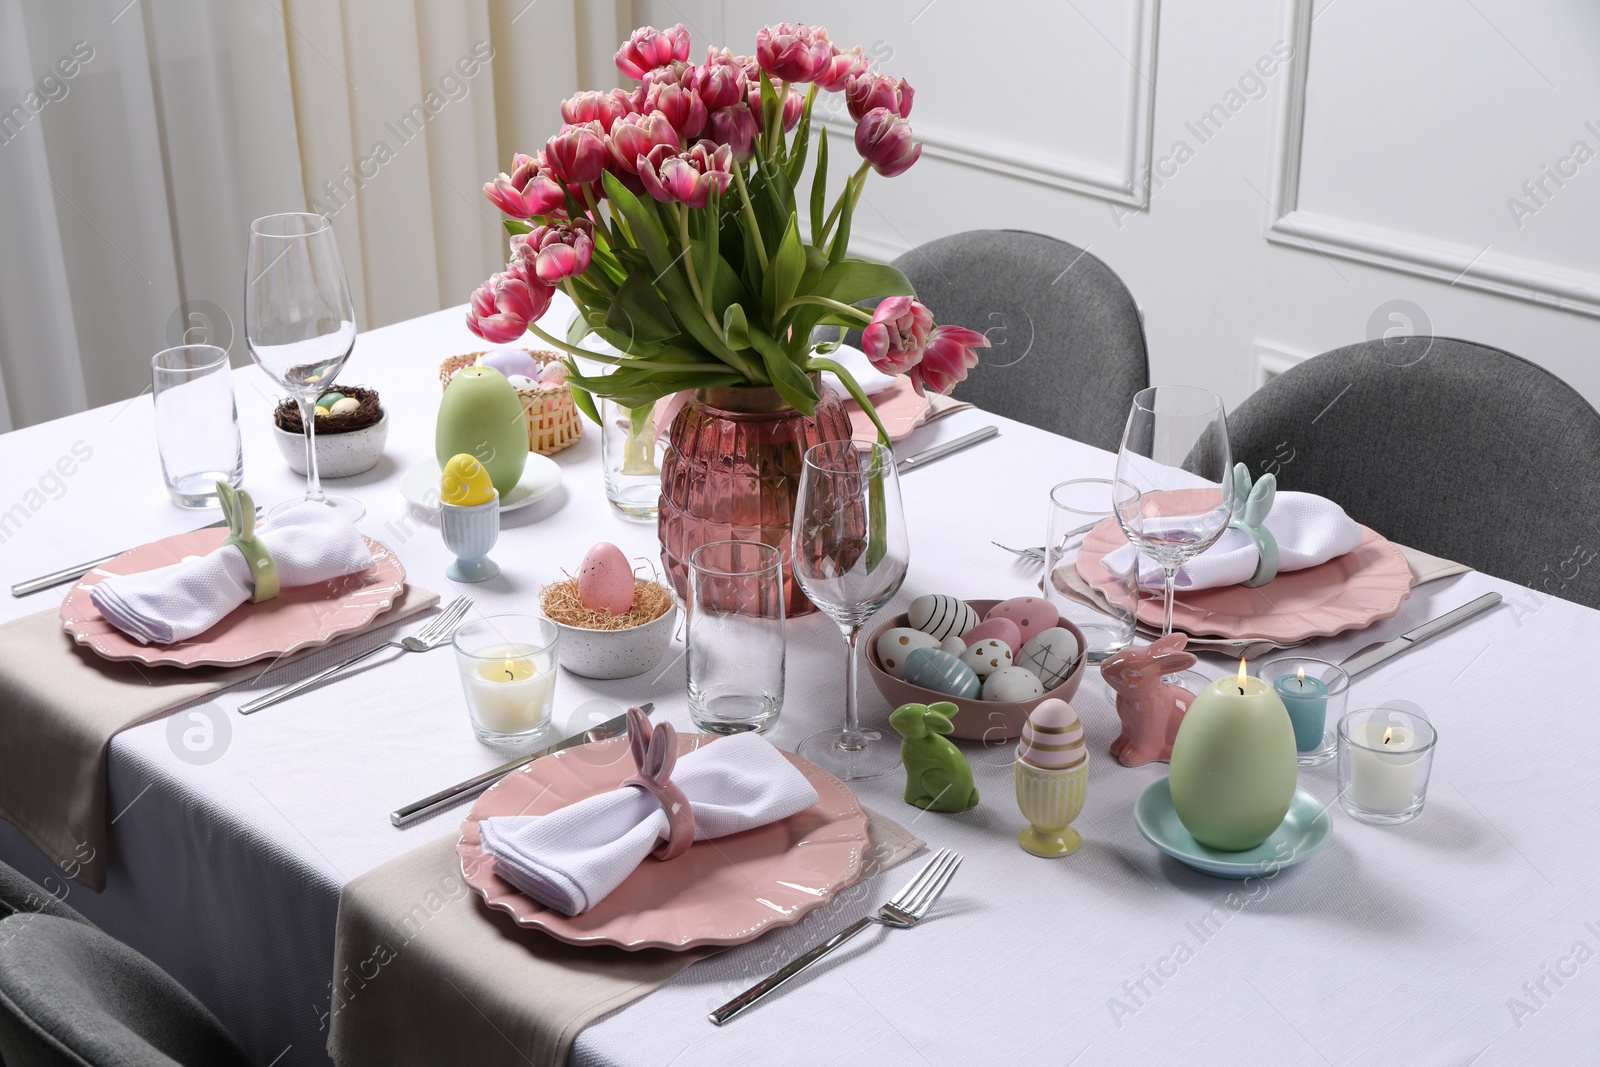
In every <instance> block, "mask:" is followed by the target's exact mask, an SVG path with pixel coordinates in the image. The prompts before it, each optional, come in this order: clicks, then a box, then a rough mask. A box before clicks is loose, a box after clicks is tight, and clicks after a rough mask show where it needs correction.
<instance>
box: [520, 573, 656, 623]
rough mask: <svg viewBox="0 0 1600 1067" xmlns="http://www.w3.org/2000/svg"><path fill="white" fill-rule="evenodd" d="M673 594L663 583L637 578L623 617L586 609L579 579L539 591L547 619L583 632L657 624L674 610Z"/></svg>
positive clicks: (557, 583) (551, 584) (555, 584)
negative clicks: (579, 593) (657, 621)
mask: <svg viewBox="0 0 1600 1067" xmlns="http://www.w3.org/2000/svg"><path fill="white" fill-rule="evenodd" d="M672 604H673V600H672V591H671V590H670V589H668V588H667V587H666V586H664V585H662V584H661V583H659V582H652V581H650V580H649V579H647V578H638V577H636V578H634V580H633V604H632V605H631V606H630V607H629V608H628V610H627V611H625V612H623V613H622V614H621V615H610V614H607V613H606V612H604V611H595V610H594V609H593V608H586V607H584V606H583V601H581V600H579V599H578V579H576V578H566V579H563V580H562V581H559V582H552V583H550V584H549V585H547V586H545V587H544V588H543V589H541V590H539V610H540V611H542V612H543V613H544V616H545V618H547V619H550V620H551V621H552V622H559V623H560V624H561V625H563V626H572V627H576V628H577V629H580V630H628V629H632V628H633V627H635V626H643V625H644V624H645V623H647V622H654V621H655V620H657V619H659V618H661V616H663V615H665V614H666V613H667V612H669V611H671V610H672Z"/></svg>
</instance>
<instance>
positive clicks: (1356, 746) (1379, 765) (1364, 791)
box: [1338, 708, 1438, 826]
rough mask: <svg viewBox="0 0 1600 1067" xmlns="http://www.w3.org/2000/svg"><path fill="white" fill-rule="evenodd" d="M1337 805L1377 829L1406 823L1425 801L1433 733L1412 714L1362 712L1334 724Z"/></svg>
mask: <svg viewBox="0 0 1600 1067" xmlns="http://www.w3.org/2000/svg"><path fill="white" fill-rule="evenodd" d="M1338 735H1339V739H1338V747H1339V748H1338V750H1339V805H1340V807H1342V808H1344V810H1345V813H1346V814H1348V815H1349V816H1350V817H1351V818H1352V819H1358V820H1360V821H1361V822H1366V823H1375V824H1377V825H1380V826H1384V825H1394V824H1396V823H1403V822H1409V821H1411V820H1412V819H1415V818H1416V817H1417V815H1418V813H1420V812H1421V811H1422V805H1423V804H1424V803H1425V802H1426V801H1427V799H1428V776H1429V774H1431V773H1432V771H1433V752H1434V748H1435V744H1436V742H1437V741H1438V733H1437V731H1435V730H1434V728H1433V724H1432V723H1430V722H1429V721H1428V720H1427V719H1426V718H1425V717H1423V716H1422V715H1419V714H1417V713H1415V712H1410V711H1402V710H1400V709H1397V708H1366V709H1363V710H1361V711H1352V712H1350V713H1349V714H1348V715H1345V716H1344V717H1343V718H1341V719H1340V720H1339V728H1338Z"/></svg>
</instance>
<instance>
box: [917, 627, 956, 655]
mask: <svg viewBox="0 0 1600 1067" xmlns="http://www.w3.org/2000/svg"><path fill="white" fill-rule="evenodd" d="M921 632H922V631H921V630H918V631H917V633H919V634H920V633H921ZM939 647H940V648H942V649H944V650H945V651H946V652H948V653H950V654H951V655H952V656H954V657H956V658H957V659H960V658H961V657H962V656H964V655H966V654H967V639H966V638H964V637H962V636H961V635H960V634H951V635H950V636H949V637H947V638H945V639H944V640H943V641H940V642H939Z"/></svg>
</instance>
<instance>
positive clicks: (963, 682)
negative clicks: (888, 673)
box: [906, 648, 983, 699]
mask: <svg viewBox="0 0 1600 1067" xmlns="http://www.w3.org/2000/svg"><path fill="white" fill-rule="evenodd" d="M906 681H908V682H910V683H911V684H912V685H920V686H921V687H922V688H924V689H932V690H933V691H934V692H936V693H944V694H945V695H946V696H953V697H967V698H969V699H970V698H972V697H975V696H977V695H978V694H979V693H980V692H981V691H982V690H983V685H982V683H980V682H979V681H978V676H977V675H976V674H973V673H972V668H971V667H968V666H967V665H966V664H965V663H962V662H961V661H960V660H958V659H956V658H955V657H954V656H952V655H951V654H950V653H948V652H946V651H944V650H943V649H938V648H917V649H913V650H912V652H911V655H909V656H907V657H906Z"/></svg>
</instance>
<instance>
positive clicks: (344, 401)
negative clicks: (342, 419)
mask: <svg viewBox="0 0 1600 1067" xmlns="http://www.w3.org/2000/svg"><path fill="white" fill-rule="evenodd" d="M360 407H361V401H359V400H357V399H356V398H355V397H353V396H341V397H340V398H339V399H338V400H335V401H334V402H333V407H331V408H329V409H328V414H330V415H348V414H350V412H352V411H355V410H356V409H358V408H360Z"/></svg>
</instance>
